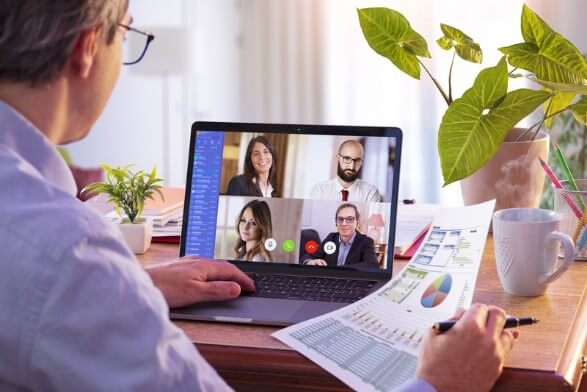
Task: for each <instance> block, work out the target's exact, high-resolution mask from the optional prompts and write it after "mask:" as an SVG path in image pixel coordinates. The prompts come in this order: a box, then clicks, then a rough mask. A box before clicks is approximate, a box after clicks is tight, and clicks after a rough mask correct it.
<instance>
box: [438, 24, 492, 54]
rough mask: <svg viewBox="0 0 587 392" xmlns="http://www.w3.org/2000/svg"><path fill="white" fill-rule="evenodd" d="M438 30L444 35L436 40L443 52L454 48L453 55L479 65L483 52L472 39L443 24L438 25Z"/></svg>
mask: <svg viewBox="0 0 587 392" xmlns="http://www.w3.org/2000/svg"><path fill="white" fill-rule="evenodd" d="M440 29H441V30H442V33H443V34H444V35H443V36H442V37H440V38H439V39H437V40H436V43H438V46H440V47H441V48H442V49H444V50H450V49H452V48H454V49H455V53H456V54H457V55H458V56H459V57H460V58H462V59H463V60H466V61H470V62H472V63H479V64H481V62H482V61H483V51H482V50H481V47H480V46H479V44H478V43H476V42H475V41H473V38H471V37H469V36H468V35H467V34H465V33H463V32H462V31H461V30H459V29H457V28H454V27H451V26H449V25H446V24H444V23H441V24H440Z"/></svg>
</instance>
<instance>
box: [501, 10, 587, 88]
mask: <svg viewBox="0 0 587 392" xmlns="http://www.w3.org/2000/svg"><path fill="white" fill-rule="evenodd" d="M522 36H523V37H524V40H525V42H524V43H519V44H515V45H511V46H507V47H503V48H500V49H499V50H500V51H501V52H502V53H504V54H506V55H507V56H508V62H509V63H510V64H511V65H512V66H514V67H517V68H522V69H525V70H528V71H530V72H532V73H534V74H535V75H536V76H537V77H538V79H541V80H546V81H549V82H556V83H571V84H584V81H585V78H587V63H586V62H585V59H584V58H583V56H582V55H581V52H580V51H579V50H578V49H577V48H576V47H575V45H573V44H572V43H571V42H570V41H569V40H567V39H566V38H565V37H563V36H562V35H560V34H559V33H557V32H556V31H554V30H552V29H551V28H550V26H548V24H546V22H544V21H543V20H542V19H540V17H539V16H538V15H537V14H536V13H534V12H533V11H532V10H531V9H530V8H529V7H527V6H526V5H524V7H523V10H522Z"/></svg>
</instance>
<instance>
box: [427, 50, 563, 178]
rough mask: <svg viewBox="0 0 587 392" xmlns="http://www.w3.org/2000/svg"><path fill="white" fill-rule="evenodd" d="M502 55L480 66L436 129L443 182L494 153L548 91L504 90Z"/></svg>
mask: <svg viewBox="0 0 587 392" xmlns="http://www.w3.org/2000/svg"><path fill="white" fill-rule="evenodd" d="M507 80H508V72H507V65H506V62H505V58H503V57H502V59H501V60H500V61H499V63H498V64H497V65H496V66H495V67H490V68H487V69H484V70H482V71H481V72H480V73H479V75H478V76H477V78H476V79H475V82H474V83H473V87H471V88H470V89H468V90H467V91H466V92H465V93H464V94H463V96H462V97H461V98H459V99H457V100H455V101H454V102H453V103H452V104H451V105H450V106H449V108H448V109H447V110H446V112H445V114H444V116H443V118H442V123H441V124H440V129H439V132H438V153H439V156H440V164H441V168H442V174H443V177H444V181H445V183H444V185H448V184H450V183H452V182H454V181H458V180H461V179H463V178H465V177H467V176H469V175H471V174H473V173H474V172H475V171H477V170H478V169H479V168H480V167H481V166H483V165H484V164H485V163H487V161H489V159H490V158H491V157H492V156H493V155H494V154H495V152H496V151H497V149H498V147H499V145H500V144H501V142H502V141H503V140H504V138H505V136H506V135H507V133H508V132H509V130H510V129H511V128H512V127H514V126H515V125H516V124H517V123H518V122H519V121H520V120H521V119H522V118H524V117H526V116H527V115H528V114H530V113H532V112H533V111H534V110H535V109H536V108H537V107H538V106H539V105H540V104H542V103H544V101H546V100H547V99H548V98H549V97H551V94H550V93H548V92H545V91H535V90H529V89H520V90H516V91H512V92H510V93H507Z"/></svg>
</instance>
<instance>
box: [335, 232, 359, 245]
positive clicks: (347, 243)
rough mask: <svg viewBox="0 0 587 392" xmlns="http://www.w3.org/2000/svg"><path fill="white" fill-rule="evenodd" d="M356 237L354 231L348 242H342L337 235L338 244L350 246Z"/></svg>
mask: <svg viewBox="0 0 587 392" xmlns="http://www.w3.org/2000/svg"><path fill="white" fill-rule="evenodd" d="M356 236H357V231H356V230H355V232H354V233H353V236H352V237H351V239H350V240H348V241H347V242H343V240H342V237H341V236H340V234H338V242H339V243H341V244H345V245H352V244H353V241H354V240H355V237H356Z"/></svg>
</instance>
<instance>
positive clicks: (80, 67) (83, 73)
mask: <svg viewBox="0 0 587 392" xmlns="http://www.w3.org/2000/svg"><path fill="white" fill-rule="evenodd" d="M101 37H102V35H101V29H100V27H94V28H91V29H88V30H85V31H83V32H82V33H81V34H80V36H79V38H78V40H77V42H76V44H75V47H74V49H73V53H72V54H71V57H70V59H69V63H70V68H71V71H73V72H75V74H76V76H78V77H80V78H82V79H85V78H87V77H88V76H89V75H90V71H91V70H92V66H93V64H94V60H95V58H96V53H97V52H98V40H99V39H101Z"/></svg>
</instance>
